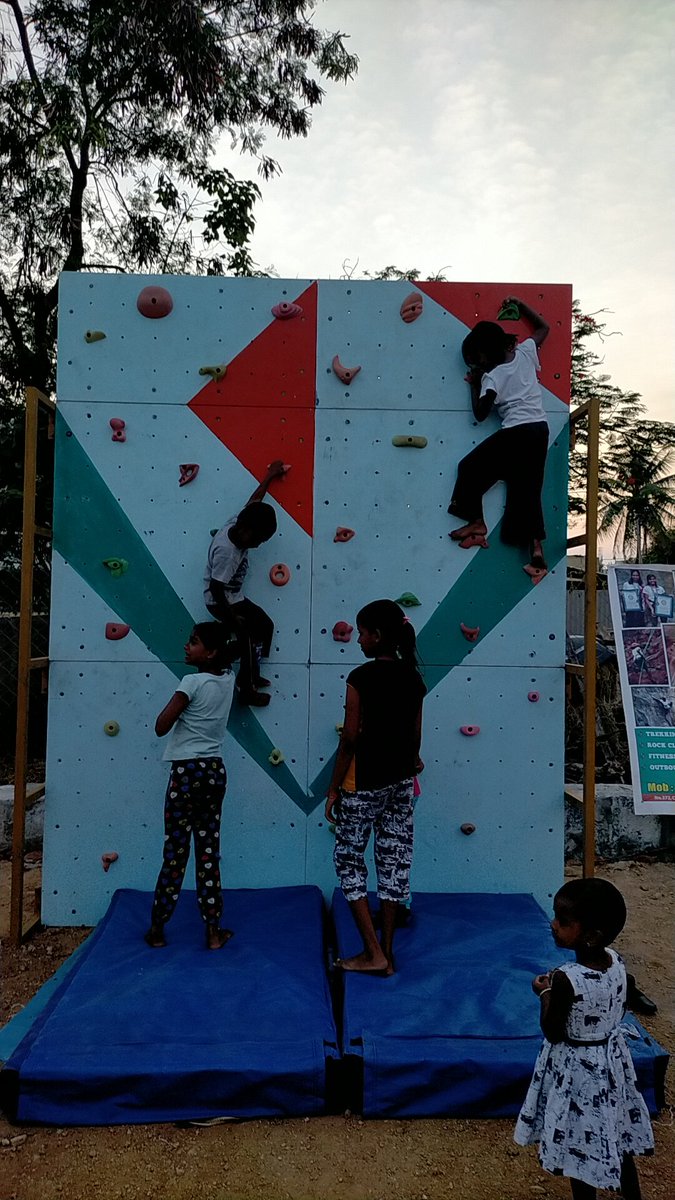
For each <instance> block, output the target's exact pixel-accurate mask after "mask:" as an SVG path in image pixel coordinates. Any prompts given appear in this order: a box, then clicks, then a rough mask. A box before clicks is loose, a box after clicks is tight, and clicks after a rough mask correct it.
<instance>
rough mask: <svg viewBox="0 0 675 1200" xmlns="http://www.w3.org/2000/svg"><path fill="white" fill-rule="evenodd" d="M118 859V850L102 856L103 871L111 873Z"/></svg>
mask: <svg viewBox="0 0 675 1200" xmlns="http://www.w3.org/2000/svg"><path fill="white" fill-rule="evenodd" d="M118 858H119V854H118V853H117V851H116V850H111V851H110V853H109V854H102V855H101V862H102V864H103V870H104V871H109V870H110V867H111V866H112V864H113V863H114V862H117V860H118Z"/></svg>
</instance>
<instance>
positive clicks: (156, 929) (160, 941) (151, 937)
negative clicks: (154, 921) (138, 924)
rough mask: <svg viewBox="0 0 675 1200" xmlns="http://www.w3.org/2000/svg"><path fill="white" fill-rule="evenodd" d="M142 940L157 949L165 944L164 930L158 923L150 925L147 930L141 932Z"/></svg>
mask: <svg viewBox="0 0 675 1200" xmlns="http://www.w3.org/2000/svg"><path fill="white" fill-rule="evenodd" d="M143 941H144V942H147V943H148V946H152V949H153V950H159V949H160V948H161V947H162V946H166V938H165V937H164V930H163V929H162V928H161V926H160V925H151V926H150V928H149V930H148V932H147V933H144V934H143Z"/></svg>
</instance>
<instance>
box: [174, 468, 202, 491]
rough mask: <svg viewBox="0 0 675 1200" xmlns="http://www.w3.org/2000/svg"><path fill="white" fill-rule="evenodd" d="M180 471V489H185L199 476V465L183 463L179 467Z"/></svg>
mask: <svg viewBox="0 0 675 1200" xmlns="http://www.w3.org/2000/svg"><path fill="white" fill-rule="evenodd" d="M178 470H179V471H180V479H179V480H178V486H179V487H185V484H186V483H192V480H193V479H196V478H197V476H198V474H199V463H181V464H180V466H179V467H178Z"/></svg>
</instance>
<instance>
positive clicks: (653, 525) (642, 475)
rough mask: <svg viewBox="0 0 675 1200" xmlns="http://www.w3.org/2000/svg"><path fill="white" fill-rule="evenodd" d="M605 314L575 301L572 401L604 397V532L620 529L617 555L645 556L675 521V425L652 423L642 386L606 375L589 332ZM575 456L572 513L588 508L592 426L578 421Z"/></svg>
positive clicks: (601, 333) (601, 329) (596, 331)
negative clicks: (632, 387) (628, 387)
mask: <svg viewBox="0 0 675 1200" xmlns="http://www.w3.org/2000/svg"><path fill="white" fill-rule="evenodd" d="M597 317H598V314H597V313H592V314H585V313H582V311H581V309H580V307H579V304H578V302H577V301H575V303H574V311H573V328H572V402H573V405H576V404H582V403H584V401H586V400H588V399H590V398H591V397H592V396H597V397H599V400H600V441H601V447H600V467H599V512H600V522H599V532H600V533H610V534H613V535H614V553H615V555H617V557H620V558H622V559H624V560H626V561H632V560H633V557H635V559H636V560H637V561H642V559H643V557H644V554H645V552H646V551H647V548H648V547H649V545H650V544H651V542H652V541H653V539H654V538H656V537H659V536H660V535H665V534H666V533H667V531H668V530H669V529H671V530H672V527H673V524H674V522H675V475H673V474H672V473H671V472H672V465H673V454H674V451H675V425H673V424H672V422H669V421H650V420H648V419H647V417H646V405H645V403H644V401H643V399H642V397H641V396H640V395H639V393H637V392H623V391H621V389H620V388H618V387H616V386H615V385H614V384H612V383H611V382H610V380H609V376H608V375H605V374H603V373H602V365H603V364H602V359H601V358H600V357H599V356H598V355H597V354H596V353H595V352H594V351H593V350H591V349H590V348H589V346H588V345H587V341H588V339H589V338H592V337H597V338H599V339H600V341H604V340H605V338H607V337H610V336H615V335H612V334H607V333H606V325H605V324H604V323H603V322H601V321H598V320H597ZM577 428H578V430H579V432H578V436H577V442H576V445H575V447H574V448H573V450H572V452H571V455H570V513H572V514H575V515H576V514H578V513H582V512H583V511H584V504H585V487H586V479H585V463H586V453H585V445H586V429H585V423H584V422H581V423H580V425H579V426H578V427H577Z"/></svg>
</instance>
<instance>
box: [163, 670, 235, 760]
mask: <svg viewBox="0 0 675 1200" xmlns="http://www.w3.org/2000/svg"><path fill="white" fill-rule="evenodd" d="M176 691H177V692H183V693H184V694H185V695H186V696H187V697H188V699H189V704H188V706H187V708H185V709H183V712H182V713H181V714H180V716H179V718H178V720H177V721H176V724H175V725H174V727H173V729H172V730H171V732H170V733H169V737H168V740H167V746H166V749H165V751H164V754H163V755H162V758H163V760H164V762H177V761H180V760H181V759H187V758H209V757H211V758H213V757H215V758H220V756H221V755H222V753H223V742H224V741H225V732H226V730H227V719H228V717H229V715H230V708H231V706H232V696H233V693H234V675H233V673H232V671H225V672H224V674H222V675H211V674H210V673H209V672H208V671H200V672H199V673H198V674H197V675H184V676H183V678H182V679H181V681H180V683H179V684H178V687H177V688H176Z"/></svg>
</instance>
